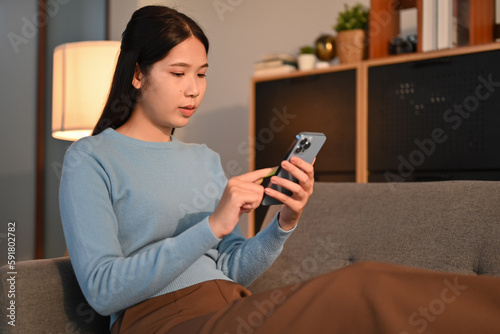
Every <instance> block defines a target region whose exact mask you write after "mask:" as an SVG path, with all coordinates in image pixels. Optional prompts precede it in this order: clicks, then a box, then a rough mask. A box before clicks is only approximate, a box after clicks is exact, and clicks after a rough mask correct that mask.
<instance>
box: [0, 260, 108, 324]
mask: <svg viewBox="0 0 500 334" xmlns="http://www.w3.org/2000/svg"><path fill="white" fill-rule="evenodd" d="M9 272H11V271H10V270H9V268H8V266H3V267H2V268H0V277H1V278H0V281H1V283H0V284H1V289H2V298H1V299H0V300H1V302H0V308H1V311H0V316H1V317H2V319H7V321H5V320H2V321H1V322H0V332H1V333H108V332H109V317H103V316H101V315H99V314H98V313H97V312H96V311H94V310H93V309H92V308H91V307H90V306H89V304H88V303H87V301H86V300H85V297H84V296H83V294H82V292H81V290H80V287H79V285H78V282H77V280H76V277H75V274H74V272H73V268H72V266H71V262H70V260H69V257H61V258H55V259H43V260H30V261H21V262H18V263H17V264H16V267H15V274H10V273H9ZM9 279H10V280H9ZM12 303H14V304H12ZM11 305H14V306H15V309H14V308H13V307H12V306H11ZM9 307H10V310H9ZM9 322H10V324H9ZM12 324H15V326H12Z"/></svg>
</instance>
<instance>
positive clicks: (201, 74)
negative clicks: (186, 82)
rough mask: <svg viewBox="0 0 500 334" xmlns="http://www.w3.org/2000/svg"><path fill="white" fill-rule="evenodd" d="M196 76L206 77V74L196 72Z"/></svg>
mask: <svg viewBox="0 0 500 334" xmlns="http://www.w3.org/2000/svg"><path fill="white" fill-rule="evenodd" d="M198 77H200V78H206V77H207V75H206V74H205V73H200V74H198Z"/></svg>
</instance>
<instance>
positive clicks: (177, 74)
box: [172, 72, 184, 77]
mask: <svg viewBox="0 0 500 334" xmlns="http://www.w3.org/2000/svg"><path fill="white" fill-rule="evenodd" d="M172 75H174V76H176V77H182V76H183V75H184V73H180V72H172Z"/></svg>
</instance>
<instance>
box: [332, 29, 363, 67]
mask: <svg viewBox="0 0 500 334" xmlns="http://www.w3.org/2000/svg"><path fill="white" fill-rule="evenodd" d="M336 44H337V54H338V56H339V59H340V63H341V64H347V63H353V62H357V61H361V60H363V59H364V58H365V54H366V52H365V50H366V33H365V31H364V30H363V29H353V30H343V31H340V32H339V33H338V34H337V39H336Z"/></svg>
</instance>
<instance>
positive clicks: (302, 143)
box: [300, 138, 307, 146]
mask: <svg viewBox="0 0 500 334" xmlns="http://www.w3.org/2000/svg"><path fill="white" fill-rule="evenodd" d="M305 143H307V138H304V139H302V140H301V141H300V146H304V144H305Z"/></svg>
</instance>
